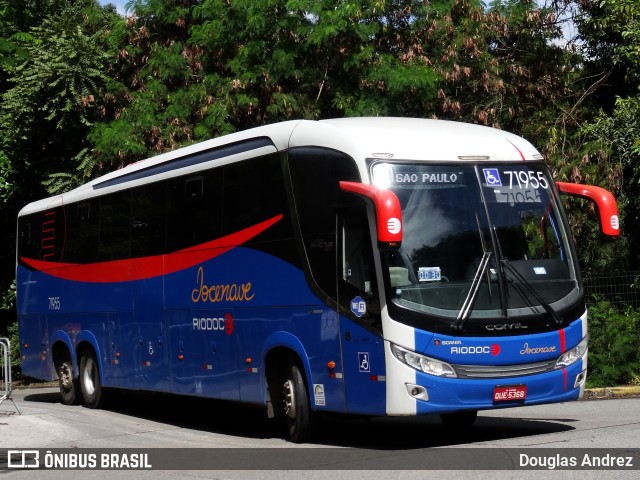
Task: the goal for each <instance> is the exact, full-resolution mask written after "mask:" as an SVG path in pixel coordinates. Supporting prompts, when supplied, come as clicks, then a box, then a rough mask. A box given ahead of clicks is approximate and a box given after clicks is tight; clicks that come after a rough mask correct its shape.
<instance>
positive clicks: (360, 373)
mask: <svg viewBox="0 0 640 480" xmlns="http://www.w3.org/2000/svg"><path fill="white" fill-rule="evenodd" d="M337 222H338V223H337V232H338V242H337V244H338V246H339V252H338V255H337V256H338V265H337V267H338V268H337V270H338V305H339V307H338V308H339V311H340V334H341V345H342V366H343V372H344V382H345V390H346V398H347V410H348V411H349V412H351V413H363V414H384V413H385V368H384V346H383V340H382V335H381V331H382V327H381V318H380V299H379V295H378V283H377V278H376V274H375V264H374V259H373V250H372V245H371V238H372V237H371V234H370V230H369V223H368V218H367V212H366V209H365V207H364V206H363V207H360V208H347V209H344V210H342V211H340V212H339V213H338V219H337Z"/></svg>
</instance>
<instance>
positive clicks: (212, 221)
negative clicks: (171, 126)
mask: <svg viewBox="0 0 640 480" xmlns="http://www.w3.org/2000/svg"><path fill="white" fill-rule="evenodd" d="M222 206H223V205H222V169H221V168H217V169H214V170H208V171H205V172H198V173H197V174H193V175H187V176H183V177H178V178H175V179H172V180H170V181H169V182H168V185H167V251H168V252H175V251H177V250H182V249H184V248H188V247H193V246H195V245H200V244H201V243H205V242H208V241H210V240H214V239H216V238H219V237H220V236H221V233H222Z"/></svg>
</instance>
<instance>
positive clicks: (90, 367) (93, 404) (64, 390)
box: [58, 350, 105, 408]
mask: <svg viewBox="0 0 640 480" xmlns="http://www.w3.org/2000/svg"><path fill="white" fill-rule="evenodd" d="M58 384H59V387H60V396H61V398H62V403H63V404H65V405H74V404H77V403H80V402H82V403H83V404H84V406H85V407H88V408H100V407H101V406H102V405H103V404H104V400H105V392H104V389H103V388H102V384H101V383H100V370H99V368H98V362H97V360H96V355H95V353H94V352H93V350H85V351H84V352H83V353H82V355H81V357H80V367H79V375H78V378H77V379H75V378H74V376H73V364H72V362H71V359H70V358H66V359H64V360H63V361H62V363H61V364H60V365H59V366H58Z"/></svg>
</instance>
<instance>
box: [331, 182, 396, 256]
mask: <svg viewBox="0 0 640 480" xmlns="http://www.w3.org/2000/svg"><path fill="white" fill-rule="evenodd" d="M340 189H341V190H342V191H343V192H350V193H354V194H356V195H360V196H361V197H364V198H366V199H368V200H369V201H371V202H372V204H373V207H374V209H375V211H376V228H377V234H378V242H379V243H380V244H382V246H386V247H388V248H397V247H399V246H400V243H401V242H402V208H401V207H400V200H398V197H397V196H396V194H395V193H393V192H392V191H391V190H384V189H381V188H378V187H376V186H374V185H366V184H364V183H357V182H344V181H342V182H340Z"/></svg>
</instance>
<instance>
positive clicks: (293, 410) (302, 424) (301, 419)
mask: <svg viewBox="0 0 640 480" xmlns="http://www.w3.org/2000/svg"><path fill="white" fill-rule="evenodd" d="M282 408H283V410H284V417H285V419H286V422H287V431H288V434H289V438H290V439H291V441H293V442H296V443H302V442H304V441H306V440H308V439H309V438H311V436H312V435H313V431H314V427H315V426H314V423H315V422H314V420H315V418H314V413H313V412H312V411H311V407H310V404H309V394H308V392H307V387H306V384H305V381H304V377H303V375H302V372H301V371H300V368H299V367H298V365H296V364H293V365H290V366H289V368H288V372H287V375H286V380H285V382H284V385H283V391H282Z"/></svg>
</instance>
